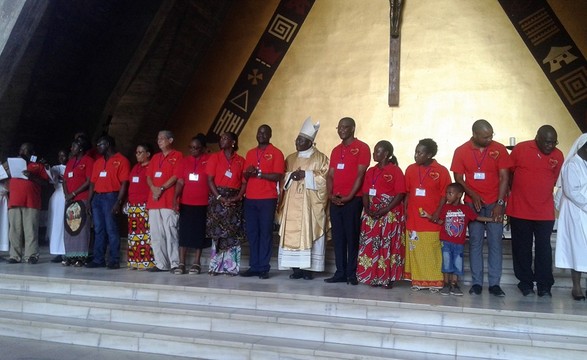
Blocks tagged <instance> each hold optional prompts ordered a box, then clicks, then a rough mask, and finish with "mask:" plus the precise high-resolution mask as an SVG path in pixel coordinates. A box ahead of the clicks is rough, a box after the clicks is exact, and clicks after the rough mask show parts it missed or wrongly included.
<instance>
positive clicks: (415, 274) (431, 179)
mask: <svg viewBox="0 0 587 360" xmlns="http://www.w3.org/2000/svg"><path fill="white" fill-rule="evenodd" d="M437 151H438V145H437V144H436V142H435V141H434V140H432V139H422V140H420V142H418V145H417V146H416V150H415V152H414V160H415V163H414V164H412V165H410V166H408V168H407V169H406V190H407V211H406V217H407V219H406V269H405V276H404V278H405V279H406V280H411V281H412V289H413V290H420V289H430V290H431V291H437V290H439V289H441V288H442V287H443V286H444V282H443V275H442V272H441V271H440V270H441V267H442V251H441V249H440V225H438V224H435V223H433V222H432V221H429V220H428V219H426V218H423V217H421V216H420V213H421V212H422V211H426V212H427V213H428V214H434V213H435V212H437V210H438V212H440V209H439V206H440V205H441V201H442V202H443V203H444V201H443V200H444V196H445V193H446V187H447V186H448V185H449V184H450V183H451V179H450V174H449V172H448V170H447V169H446V168H445V167H444V166H442V165H440V164H439V163H437V162H436V160H434V156H436V152H437Z"/></svg>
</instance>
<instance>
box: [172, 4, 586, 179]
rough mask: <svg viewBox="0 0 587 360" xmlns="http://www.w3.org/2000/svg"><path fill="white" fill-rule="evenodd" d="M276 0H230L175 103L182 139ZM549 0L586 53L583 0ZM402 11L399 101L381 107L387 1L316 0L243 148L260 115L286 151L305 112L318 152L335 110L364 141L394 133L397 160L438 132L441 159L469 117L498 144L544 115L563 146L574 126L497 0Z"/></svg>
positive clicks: (226, 86)
mask: <svg viewBox="0 0 587 360" xmlns="http://www.w3.org/2000/svg"><path fill="white" fill-rule="evenodd" d="M277 3H278V1H268V2H263V1H256V0H241V1H239V2H238V3H237V4H238V5H235V9H233V11H232V13H231V15H230V16H232V17H235V18H239V19H242V21H241V20H239V21H234V19H233V21H227V23H230V24H231V26H229V27H228V28H226V29H224V31H223V32H222V36H221V39H224V40H223V41H218V42H217V43H216V44H215V46H214V48H213V49H212V50H211V52H210V56H209V59H208V60H207V61H206V62H205V63H204V64H202V69H205V72H204V73H200V74H198V75H196V78H195V81H194V84H193V86H192V87H191V89H190V90H189V91H188V93H187V94H186V97H185V99H184V101H183V103H182V105H181V106H180V108H179V111H178V112H177V114H176V117H175V120H174V123H175V124H176V125H177V129H176V130H178V132H179V134H180V136H179V139H178V140H179V142H180V144H182V145H183V144H186V143H187V139H188V138H189V137H191V136H192V135H193V134H195V133H196V132H198V131H206V130H207V129H208V126H209V124H210V123H211V121H212V120H213V118H214V116H215V115H216V113H217V111H218V109H219V108H220V106H221V104H222V102H223V101H224V99H225V97H226V94H227V93H228V92H229V91H230V89H231V87H232V85H233V83H234V79H235V78H236V77H237V76H238V74H239V72H240V71H241V69H242V66H243V64H244V63H245V61H246V60H247V58H248V56H249V55H250V53H251V51H252V49H253V48H254V46H255V45H256V43H257V40H258V38H259V36H260V34H261V33H262V31H263V30H264V28H265V26H266V24H267V22H268V20H269V18H270V17H271V15H272V13H273V11H274V9H275V7H276V5H277ZM552 3H556V6H554V5H553V8H554V9H555V11H559V10H560V11H561V14H560V16H561V20H562V21H563V23H564V24H565V20H566V21H568V22H569V23H572V24H574V25H573V26H569V25H566V24H565V26H566V27H567V28H569V32H570V33H571V35H572V36H573V38H574V40H575V41H576V42H577V43H580V44H581V45H580V47H582V50H583V52H584V53H585V47H586V44H587V39H586V38H585V25H583V24H579V25H577V24H578V22H580V20H575V19H585V17H584V16H582V17H578V16H577V14H578V13H579V14H580V13H581V12H582V13H583V14H585V13H586V11H587V2H585V1H582V0H581V1H573V0H556V1H555V0H552ZM565 3H566V4H567V5H568V6H565ZM570 4H572V5H570ZM258 6H261V7H262V8H261V9H258V8H257V7H258ZM559 8H560V9H559ZM561 9H562V10H561ZM403 16H404V17H403V25H402V44H401V46H402V50H401V51H402V52H401V75H400V106H399V107H394V108H390V107H388V106H387V87H388V53H389V2H388V1H387V0H368V1H367V0H317V1H316V3H315V4H314V7H313V8H312V11H311V12H310V14H309V16H308V18H307V19H306V22H305V24H304V26H303V27H302V29H301V31H300V32H299V34H298V36H297V38H296V39H295V41H294V43H293V45H292V46H291V48H290V50H289V52H288V54H287V56H286V57H285V58H284V60H283V61H282V63H281V66H280V67H279V69H278V71H277V73H276V74H275V76H274V77H273V79H272V81H271V83H270V84H269V86H268V88H267V90H266V92H265V94H264V96H263V98H262V99H261V101H260V102H259V104H258V105H257V108H256V110H255V112H254V113H253V115H252V117H251V119H250V120H249V122H248V124H247V126H246V127H245V129H244V131H243V133H242V134H241V136H240V145H241V153H244V152H245V151H246V149H249V148H251V147H253V146H255V145H256V142H255V133H256V129H257V127H258V126H259V125H261V124H263V123H268V124H270V125H271V126H272V128H273V139H272V142H273V143H274V144H275V145H276V146H278V147H280V148H281V149H282V150H283V151H284V153H286V154H287V153H291V152H292V151H294V146H293V141H294V139H295V137H296V135H297V132H298V131H299V126H300V125H301V123H302V121H303V120H304V119H305V118H306V117H307V116H310V115H311V116H312V117H313V118H314V119H315V120H320V122H321V124H322V128H321V130H320V132H319V134H318V137H317V140H316V142H317V144H318V147H319V148H320V149H322V150H323V151H325V152H326V153H329V152H330V149H331V148H332V147H334V146H335V145H336V144H337V143H338V142H339V141H340V140H339V138H338V136H337V134H336V131H335V127H336V125H337V123H338V120H339V119H340V118H341V117H344V116H351V117H353V118H354V119H355V120H356V121H357V131H356V135H357V137H359V138H360V139H362V140H363V141H365V142H367V143H368V144H369V145H371V146H373V145H374V144H375V143H376V142H377V141H379V140H381V139H388V140H390V141H391V142H392V143H393V145H394V147H395V149H396V156H397V157H398V159H399V161H400V166H401V167H402V168H403V169H405V167H406V166H407V165H409V164H410V163H412V162H413V150H414V148H415V145H416V144H417V142H418V140H419V139H421V138H424V137H432V138H434V139H435V140H436V141H437V142H438V144H439V153H438V156H437V159H438V160H439V162H441V163H442V164H444V165H445V166H447V167H448V166H450V161H451V158H452V153H453V151H454V149H455V147H456V146H458V145H460V144H461V143H463V142H464V141H466V140H467V139H468V138H469V137H470V135H471V124H472V122H473V121H474V120H476V119H479V118H485V119H487V120H488V121H489V122H491V124H492V125H493V127H494V131H495V137H494V139H495V140H497V141H500V142H502V143H504V144H506V145H507V144H508V143H509V138H510V137H516V139H517V141H518V142H519V141H522V140H527V139H531V138H533V137H534V135H535V133H536V129H537V128H538V127H539V126H540V125H543V124H545V123H548V124H552V125H553V126H554V127H555V128H556V129H557V130H558V133H559V141H560V143H561V144H560V145H559V147H560V148H561V149H562V150H563V151H564V152H565V153H566V151H567V150H568V148H569V147H570V145H571V144H572V142H573V141H574V139H575V138H576V137H577V136H578V135H579V134H580V131H579V129H578V127H577V126H576V124H575V123H574V121H573V120H572V118H571V117H570V115H569V113H568V111H567V110H566V108H565V106H564V104H563V103H562V101H561V100H560V99H559V98H558V96H557V94H556V92H555V91H554V89H553V88H552V86H551V85H550V83H549V82H548V80H547V79H546V77H545V76H544V74H543V72H542V70H541V69H540V68H539V67H538V65H537V64H536V62H535V60H534V59H533V57H532V55H531V54H530V52H529V51H528V49H527V48H526V46H525V44H524V43H523V41H522V40H521V38H520V37H519V35H518V33H517V32H516V30H515V29H514V27H513V25H512V24H511V23H510V21H509V19H508V18H507V16H506V15H505V13H504V12H503V10H502V9H501V7H500V6H499V3H498V2H497V0H475V1H471V0H407V1H405V9H404V14H403ZM249 21H252V22H253V23H254V26H252V25H251V24H250V23H247V22H249ZM581 29H582V31H581ZM235 44H236V45H237V48H238V49H237V50H230V49H232V48H233V46H234V45H235ZM227 57H228V58H229V59H230V61H226V59H227ZM203 80H204V81H203Z"/></svg>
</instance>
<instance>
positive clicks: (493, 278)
mask: <svg viewBox="0 0 587 360" xmlns="http://www.w3.org/2000/svg"><path fill="white" fill-rule="evenodd" d="M467 205H468V206H470V207H471V208H472V209H473V211H475V207H474V206H473V204H472V203H467ZM494 207H495V203H493V204H489V205H484V206H483V207H482V208H481V211H479V212H477V211H475V212H477V215H478V216H487V217H491V211H493V208H494ZM486 231H487V249H488V251H489V254H488V257H487V264H488V267H489V269H488V274H487V277H488V282H489V286H494V285H499V282H500V280H501V270H502V264H501V263H502V250H501V246H502V238H503V224H502V223H487V224H484V223H482V222H479V221H471V222H470V223H469V261H470V263H471V275H472V284H473V285H481V286H483V238H484V235H485V232H486Z"/></svg>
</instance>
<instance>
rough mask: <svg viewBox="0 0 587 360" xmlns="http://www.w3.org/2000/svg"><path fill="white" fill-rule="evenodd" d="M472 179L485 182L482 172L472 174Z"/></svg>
mask: <svg viewBox="0 0 587 360" xmlns="http://www.w3.org/2000/svg"><path fill="white" fill-rule="evenodd" d="M473 179H475V180H485V173H484V172H476V173H473Z"/></svg>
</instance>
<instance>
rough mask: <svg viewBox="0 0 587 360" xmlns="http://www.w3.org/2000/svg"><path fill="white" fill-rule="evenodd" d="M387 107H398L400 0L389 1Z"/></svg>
mask: <svg viewBox="0 0 587 360" xmlns="http://www.w3.org/2000/svg"><path fill="white" fill-rule="evenodd" d="M389 6H390V11H389V20H390V37H389V96H388V98H387V103H388V105H389V106H399V60H400V45H401V37H400V26H401V13H402V0H389Z"/></svg>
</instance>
